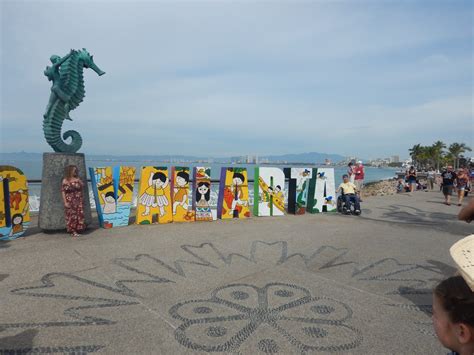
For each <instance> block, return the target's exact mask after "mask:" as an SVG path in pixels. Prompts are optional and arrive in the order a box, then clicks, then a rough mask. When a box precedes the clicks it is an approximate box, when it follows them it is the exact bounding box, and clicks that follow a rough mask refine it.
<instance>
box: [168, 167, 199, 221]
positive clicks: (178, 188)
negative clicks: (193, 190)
mask: <svg viewBox="0 0 474 355" xmlns="http://www.w3.org/2000/svg"><path fill="white" fill-rule="evenodd" d="M172 173H173V180H172V184H173V188H172V190H171V192H172V194H173V222H194V211H193V210H192V205H191V203H190V201H189V197H188V196H189V168H187V167H179V166H176V167H173V169H172Z"/></svg>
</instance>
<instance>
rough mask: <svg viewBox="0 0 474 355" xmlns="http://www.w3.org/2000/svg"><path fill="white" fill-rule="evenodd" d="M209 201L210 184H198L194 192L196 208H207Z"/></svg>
mask: <svg viewBox="0 0 474 355" xmlns="http://www.w3.org/2000/svg"><path fill="white" fill-rule="evenodd" d="M210 199H211V184H210V183H208V182H204V181H202V182H200V183H198V187H197V190H196V206H197V207H209V200H210Z"/></svg>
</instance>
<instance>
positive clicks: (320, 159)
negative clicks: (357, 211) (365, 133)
mask: <svg viewBox="0 0 474 355" xmlns="http://www.w3.org/2000/svg"><path fill="white" fill-rule="evenodd" d="M42 158H43V153H27V152H18V153H0V161H1V160H5V161H11V160H16V161H32V160H33V161H34V160H41V159H42ZM233 158H234V159H235V157H199V156H191V155H94V154H86V159H87V160H111V161H176V162H177V161H200V160H201V161H203V160H204V161H205V160H208V159H212V160H213V161H214V162H216V163H219V162H222V163H224V162H230V161H231V160H232V159H233ZM258 159H259V161H260V160H263V159H264V160H268V161H269V162H288V163H324V161H325V160H326V159H329V160H330V161H331V162H333V163H337V162H340V161H343V160H345V157H344V156H342V155H339V154H326V153H316V152H310V153H300V154H284V155H263V156H259V157H258Z"/></svg>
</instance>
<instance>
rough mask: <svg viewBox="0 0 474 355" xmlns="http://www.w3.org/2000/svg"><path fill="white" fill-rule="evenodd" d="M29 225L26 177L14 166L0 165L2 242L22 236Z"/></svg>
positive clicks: (0, 237) (0, 238) (0, 232)
mask: <svg viewBox="0 0 474 355" xmlns="http://www.w3.org/2000/svg"><path fill="white" fill-rule="evenodd" d="M58 188H59V187H58ZM29 224H30V205H29V202H28V182H27V180H26V176H25V175H23V172H22V171H21V170H20V169H17V168H15V167H13V166H7V165H0V240H11V239H15V238H18V237H20V236H22V235H23V233H25V231H26V230H27V229H28V226H29Z"/></svg>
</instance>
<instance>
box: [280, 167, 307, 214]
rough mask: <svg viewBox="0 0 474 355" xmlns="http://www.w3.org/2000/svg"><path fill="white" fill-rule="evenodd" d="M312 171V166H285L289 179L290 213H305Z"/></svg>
mask: <svg viewBox="0 0 474 355" xmlns="http://www.w3.org/2000/svg"><path fill="white" fill-rule="evenodd" d="M311 173H312V169H311V168H285V175H286V177H287V178H288V179H289V182H288V213H292V214H304V213H305V210H306V201H307V198H308V186H309V180H310V179H311Z"/></svg>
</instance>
